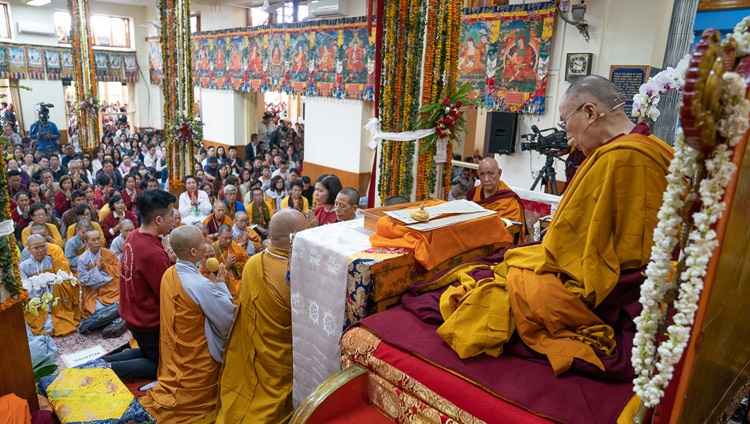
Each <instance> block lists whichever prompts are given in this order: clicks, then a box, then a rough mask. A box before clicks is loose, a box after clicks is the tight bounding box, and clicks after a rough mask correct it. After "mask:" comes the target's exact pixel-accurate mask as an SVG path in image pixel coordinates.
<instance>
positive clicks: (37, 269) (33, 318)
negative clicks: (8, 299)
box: [18, 234, 81, 336]
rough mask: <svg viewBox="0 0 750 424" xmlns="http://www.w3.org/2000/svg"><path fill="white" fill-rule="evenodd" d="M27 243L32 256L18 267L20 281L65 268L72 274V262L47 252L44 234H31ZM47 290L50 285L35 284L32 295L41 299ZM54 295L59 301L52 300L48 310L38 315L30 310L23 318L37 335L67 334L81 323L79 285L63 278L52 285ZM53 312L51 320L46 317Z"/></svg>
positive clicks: (41, 310) (41, 311)
mask: <svg viewBox="0 0 750 424" xmlns="http://www.w3.org/2000/svg"><path fill="white" fill-rule="evenodd" d="M27 243H28V250H29V252H30V253H31V256H30V257H29V258H28V259H26V260H25V261H23V262H21V263H20V264H19V266H18V268H19V271H20V273H21V281H28V280H29V277H33V276H35V275H38V274H41V273H44V272H49V273H53V274H56V273H57V271H64V272H66V273H67V274H71V272H70V264H69V263H68V260H67V259H65V257H64V256H63V258H62V259H61V258H59V257H54V256H50V255H49V254H48V253H47V242H46V240H45V239H44V237H43V236H41V235H38V234H34V235H30V236H29V238H28V240H27ZM48 290H49V289H48V288H47V287H41V288H33V287H32V288H31V289H30V290H29V297H31V298H36V297H39V298H41V296H42V295H43V294H44V293H45V292H48ZM51 294H52V298H53V299H58V302H57V304H53V303H52V302H50V305H49V307H48V308H47V309H45V308H39V309H38V310H37V315H34V314H33V313H32V312H30V311H29V312H26V313H25V315H24V318H25V319H26V322H27V323H28V324H29V327H30V328H31V332H32V333H34V334H46V333H53V334H54V335H55V336H67V335H68V334H71V333H73V332H75V331H76V330H77V329H78V323H79V322H80V321H81V307H80V301H79V298H80V286H79V285H78V284H76V283H74V282H71V281H63V282H62V283H59V284H54V285H53V286H52V293H51ZM50 314H51V315H52V318H51V323H50V322H49V321H48V320H47V317H48V316H49V315H50ZM50 324H51V325H50Z"/></svg>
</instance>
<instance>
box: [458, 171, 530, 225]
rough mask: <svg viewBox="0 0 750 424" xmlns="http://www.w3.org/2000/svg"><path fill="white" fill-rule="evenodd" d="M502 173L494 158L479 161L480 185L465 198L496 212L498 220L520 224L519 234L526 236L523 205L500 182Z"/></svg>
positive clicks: (514, 194)
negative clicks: (502, 219) (503, 219)
mask: <svg viewBox="0 0 750 424" xmlns="http://www.w3.org/2000/svg"><path fill="white" fill-rule="evenodd" d="M502 173H503V171H502V169H500V166H499V165H498V164H497V161H496V160H495V159H494V158H490V157H487V158H484V159H482V160H481V161H479V168H478V169H477V175H478V176H479V182H480V183H481V184H480V185H479V186H476V187H472V188H471V189H469V192H468V193H466V198H467V199H468V200H471V201H473V202H475V203H478V204H480V205H482V206H483V207H484V208H485V209H490V210H493V211H496V212H497V214H498V215H500V218H506V219H510V220H513V221H516V222H520V223H521V226H522V232H521V234H526V217H525V215H524V213H523V204H522V203H521V199H520V198H519V197H518V195H517V194H516V192H514V191H513V190H511V189H510V187H508V185H507V184H505V183H504V182H502V181H501V180H500V175H502Z"/></svg>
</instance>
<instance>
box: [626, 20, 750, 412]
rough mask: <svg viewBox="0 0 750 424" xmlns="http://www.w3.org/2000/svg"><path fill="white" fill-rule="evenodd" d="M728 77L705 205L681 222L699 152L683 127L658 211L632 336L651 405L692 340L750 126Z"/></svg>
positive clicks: (639, 389)
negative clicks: (674, 270) (684, 231)
mask: <svg viewBox="0 0 750 424" xmlns="http://www.w3.org/2000/svg"><path fill="white" fill-rule="evenodd" d="M746 19H747V18H746ZM743 22H744V20H743ZM748 23H750V20H748ZM723 78H724V87H723V90H722V104H723V105H724V107H725V108H724V113H723V116H722V119H721V120H720V121H719V123H718V126H717V130H718V131H719V133H720V134H721V135H722V136H723V137H724V138H725V139H726V140H727V143H726V144H721V145H719V146H717V147H716V149H714V152H713V155H712V156H711V157H710V158H708V159H706V160H705V162H704V165H705V168H706V171H707V176H706V178H704V179H703V180H702V181H700V185H699V189H698V192H699V194H700V201H701V208H700V210H698V211H697V212H695V213H694V214H693V215H692V217H691V220H690V222H685V223H683V222H682V217H681V216H680V211H681V210H682V208H683V206H684V204H685V201H686V200H685V196H684V194H685V184H684V182H683V178H684V177H685V176H687V175H693V174H694V173H695V171H696V167H697V165H696V157H697V152H696V151H695V150H693V149H692V148H690V147H689V146H688V145H687V144H686V143H685V139H684V134H683V133H682V131H681V130H679V131H678V133H677V136H676V140H675V146H674V147H675V156H674V159H673V160H672V163H671V164H670V167H669V171H670V174H669V175H668V176H667V189H666V191H665V193H664V203H663V205H662V207H661V209H660V210H659V213H658V215H657V216H658V218H659V224H658V225H657V227H656V229H655V230H654V246H653V247H652V249H651V262H650V263H649V264H648V266H647V268H646V272H645V275H646V281H645V282H644V283H643V285H642V286H641V297H640V302H641V304H642V305H643V311H642V312H641V314H640V316H638V317H637V318H636V319H635V324H636V329H637V333H636V335H635V338H634V340H633V356H632V363H633V368H634V369H635V374H636V377H635V379H634V380H633V384H634V386H635V387H634V391H635V393H636V394H637V395H638V396H639V397H640V398H641V399H642V400H643V403H644V405H645V406H646V407H648V408H653V407H655V406H656V405H658V404H659V402H660V400H661V398H662V396H664V388H665V387H666V386H667V385H668V384H669V381H670V380H671V379H672V374H673V372H674V365H675V364H676V363H677V362H679V360H680V358H681V357H682V354H683V353H684V351H685V348H686V347H687V344H688V342H689V340H690V332H691V329H692V325H693V322H694V319H695V312H696V311H697V309H698V301H699V300H700V294H701V291H702V290H703V281H704V278H705V276H706V270H707V268H708V263H709V261H710V260H711V256H712V254H713V251H714V250H715V249H716V248H717V247H718V246H719V242H718V240H717V239H716V237H717V234H716V232H715V231H714V230H713V229H712V227H713V225H714V224H716V222H717V221H718V220H719V219H720V218H721V215H722V213H723V212H724V210H725V208H726V204H725V203H724V202H723V201H722V199H723V197H724V192H725V190H726V187H727V185H728V184H729V182H730V181H731V179H732V175H733V174H734V172H735V170H736V166H735V165H734V163H733V162H732V161H731V159H732V151H731V149H730V148H731V147H734V146H735V145H736V144H737V142H739V140H740V139H741V137H742V136H743V135H744V134H745V132H746V131H747V129H748V115H749V114H750V101H748V100H747V99H745V93H746V89H747V86H746V83H745V82H744V80H743V79H742V77H740V76H739V75H738V74H737V73H734V72H728V73H725V74H724V76H723ZM681 224H682V225H690V226H691V228H690V232H689V235H688V241H687V245H686V246H684V247H683V249H682V252H681V256H682V257H684V259H685V269H684V270H683V271H682V273H681V274H680V275H679V281H681V283H680V284H679V286H678V297H677V299H676V301H675V303H674V309H675V314H674V316H673V317H672V321H673V324H671V325H670V326H669V327H667V329H666V340H664V341H662V342H661V343H660V344H659V345H658V347H657V345H656V339H657V337H660V335H659V334H658V326H659V322H660V320H661V319H662V310H661V303H662V302H663V300H664V295H665V293H666V291H667V289H668V288H669V287H670V282H669V281H667V275H668V274H669V272H670V270H671V264H670V259H671V255H672V252H673V250H674V248H675V246H676V245H677V242H678V234H677V229H678V228H679V227H680V226H681ZM657 353H658V355H657Z"/></svg>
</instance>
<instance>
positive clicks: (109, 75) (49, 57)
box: [0, 44, 138, 82]
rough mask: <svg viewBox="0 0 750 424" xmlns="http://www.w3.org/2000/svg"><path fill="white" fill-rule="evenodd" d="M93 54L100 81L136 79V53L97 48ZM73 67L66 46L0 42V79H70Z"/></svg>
mask: <svg viewBox="0 0 750 424" xmlns="http://www.w3.org/2000/svg"><path fill="white" fill-rule="evenodd" d="M96 56H97V60H98V62H97V66H96V70H97V72H100V73H101V75H102V76H103V78H101V81H125V82H138V62H137V61H136V58H135V52H124V53H123V52H109V51H100V50H97V52H96ZM100 66H101V67H100ZM73 69H74V66H73V55H72V52H71V50H70V48H69V47H48V46H39V45H32V44H0V78H13V79H25V78H28V79H33V80H44V79H48V80H51V81H56V80H60V79H61V78H72V77H73ZM123 72H124V73H123Z"/></svg>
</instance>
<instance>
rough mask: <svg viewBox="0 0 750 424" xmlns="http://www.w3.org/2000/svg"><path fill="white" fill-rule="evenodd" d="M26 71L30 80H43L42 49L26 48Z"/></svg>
mask: <svg viewBox="0 0 750 424" xmlns="http://www.w3.org/2000/svg"><path fill="white" fill-rule="evenodd" d="M26 69H27V71H28V73H29V74H28V75H29V78H30V79H44V55H43V51H42V49H37V48H32V47H27V48H26Z"/></svg>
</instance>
